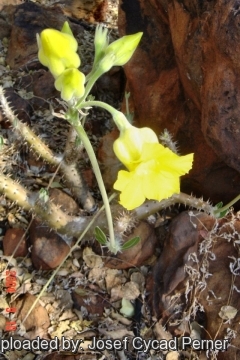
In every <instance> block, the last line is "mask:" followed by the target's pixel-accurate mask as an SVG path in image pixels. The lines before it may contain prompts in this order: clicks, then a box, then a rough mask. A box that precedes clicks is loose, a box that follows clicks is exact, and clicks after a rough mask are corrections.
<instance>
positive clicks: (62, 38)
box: [37, 25, 80, 77]
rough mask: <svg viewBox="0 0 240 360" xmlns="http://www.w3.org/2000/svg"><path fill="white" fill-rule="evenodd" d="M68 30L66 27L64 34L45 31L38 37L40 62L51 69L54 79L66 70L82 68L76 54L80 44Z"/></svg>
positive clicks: (53, 30) (55, 31)
mask: <svg viewBox="0 0 240 360" xmlns="http://www.w3.org/2000/svg"><path fill="white" fill-rule="evenodd" d="M68 28H69V26H68V27H67V26H66V25H64V26H63V32H61V31H58V30H55V29H45V30H43V31H42V32H41V34H40V36H39V35H38V36H37V42H38V47H39V52H38V58H39V61H40V62H41V63H42V64H43V65H44V66H47V67H48V68H49V70H50V71H51V73H52V74H53V76H54V77H58V76H59V75H61V73H62V71H64V70H65V69H68V68H78V67H79V66H80V58H79V56H78V54H77V53H76V52H77V48H78V43H77V41H76V39H75V38H74V37H73V35H71V34H70V32H69V30H68ZM69 29H70V28H69ZM70 31H71V30H70Z"/></svg>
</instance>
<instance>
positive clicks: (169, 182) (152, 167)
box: [114, 143, 193, 210]
mask: <svg viewBox="0 0 240 360" xmlns="http://www.w3.org/2000/svg"><path fill="white" fill-rule="evenodd" d="M192 161H193V154H189V155H185V156H179V155H176V154H174V153H173V152H172V151H171V150H169V149H168V148H165V147H164V146H162V145H161V144H156V143H144V144H143V146H142V153H141V155H140V159H139V162H138V163H137V164H136V166H135V168H133V169H132V170H130V171H129V172H127V171H123V170H121V171H120V172H119V175H118V179H117V181H116V183H115V184H114V188H115V189H116V190H119V191H121V195H120V203H121V205H123V206H124V207H125V208H126V209H128V210H132V209H134V208H136V207H138V206H140V205H141V204H142V203H143V202H144V201H145V199H149V200H157V201H161V200H163V199H167V198H169V197H170V196H172V195H173V194H178V193H179V192H180V176H181V175H183V174H186V173H187V172H188V171H189V170H190V169H191V167H192Z"/></svg>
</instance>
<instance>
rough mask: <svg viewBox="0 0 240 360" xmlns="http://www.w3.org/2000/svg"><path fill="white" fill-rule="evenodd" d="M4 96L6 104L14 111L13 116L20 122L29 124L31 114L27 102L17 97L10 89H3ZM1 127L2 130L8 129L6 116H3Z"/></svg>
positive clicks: (8, 124) (30, 108) (12, 89)
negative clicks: (6, 100)
mask: <svg viewBox="0 0 240 360" xmlns="http://www.w3.org/2000/svg"><path fill="white" fill-rule="evenodd" d="M4 95H5V96H6V98H7V99H8V103H9V105H10V106H11V108H12V110H13V111H14V114H15V115H16V116H17V117H18V119H19V120H21V121H22V122H25V123H27V124H29V123H30V117H31V115H32V113H33V111H32V107H31V106H30V104H29V102H28V101H27V100H25V99H23V98H22V97H21V96H20V95H18V94H17V93H16V92H15V90H14V88H12V87H9V88H7V89H5V90H4ZM1 125H2V127H3V128H8V127H10V123H9V122H8V120H7V119H6V116H3V123H1Z"/></svg>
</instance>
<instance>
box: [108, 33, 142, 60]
mask: <svg viewBox="0 0 240 360" xmlns="http://www.w3.org/2000/svg"><path fill="white" fill-rule="evenodd" d="M142 35H143V33H142V32H138V33H136V34H133V35H125V36H123V37H121V38H120V39H118V40H116V41H114V42H112V43H111V44H110V45H108V47H107V48H106V50H105V56H108V55H110V54H114V62H113V64H112V65H111V67H112V66H122V65H124V64H126V63H127V62H128V61H129V60H130V59H131V57H132V55H133V53H134V51H135V50H136V48H137V46H138V44H139V42H140V40H141V37H142Z"/></svg>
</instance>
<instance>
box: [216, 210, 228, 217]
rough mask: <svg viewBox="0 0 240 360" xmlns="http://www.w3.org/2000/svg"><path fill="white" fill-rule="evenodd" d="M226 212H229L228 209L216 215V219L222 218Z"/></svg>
mask: <svg viewBox="0 0 240 360" xmlns="http://www.w3.org/2000/svg"><path fill="white" fill-rule="evenodd" d="M228 210H229V209H227V210H225V211H222V212H220V213H219V215H218V219H221V218H223V217H224V216H225V215H226V214H227V212H228Z"/></svg>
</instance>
